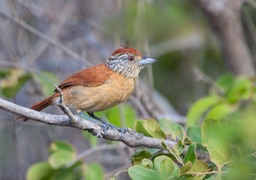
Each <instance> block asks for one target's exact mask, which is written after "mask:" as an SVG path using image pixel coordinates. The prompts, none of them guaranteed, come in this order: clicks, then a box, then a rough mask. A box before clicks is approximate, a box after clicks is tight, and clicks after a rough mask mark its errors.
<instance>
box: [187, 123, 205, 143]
mask: <svg viewBox="0 0 256 180" xmlns="http://www.w3.org/2000/svg"><path fill="white" fill-rule="evenodd" d="M187 134H188V137H189V139H190V140H191V141H192V142H194V143H202V133H201V127H200V126H190V127H189V128H188V130H187Z"/></svg>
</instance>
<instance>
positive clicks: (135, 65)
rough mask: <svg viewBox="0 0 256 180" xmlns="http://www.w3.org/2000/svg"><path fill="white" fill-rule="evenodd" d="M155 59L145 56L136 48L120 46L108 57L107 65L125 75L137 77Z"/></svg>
mask: <svg viewBox="0 0 256 180" xmlns="http://www.w3.org/2000/svg"><path fill="white" fill-rule="evenodd" d="M155 61H156V60H155V59H153V58H148V57H147V58H143V57H142V55H141V53H140V52H139V51H138V50H136V49H133V48H120V49H117V50H116V51H115V52H114V53H113V54H112V55H111V56H110V57H109V58H108V59H107V66H108V67H109V68H110V69H112V70H113V71H115V72H118V73H120V74H122V75H124V76H125V77H131V78H137V77H138V75H139V73H140V71H141V69H142V68H143V67H145V65H147V64H151V63H154V62H155Z"/></svg>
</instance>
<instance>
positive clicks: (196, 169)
mask: <svg viewBox="0 0 256 180" xmlns="http://www.w3.org/2000/svg"><path fill="white" fill-rule="evenodd" d="M210 170H211V168H210V167H209V166H208V165H207V164H206V162H204V161H202V160H196V161H195V162H194V164H193V165H192V168H191V169H190V171H188V174H190V173H193V175H194V177H193V179H196V180H201V179H203V178H204V177H205V176H206V175H205V174H203V175H199V173H202V172H209V171H210ZM197 173H198V175H197Z"/></svg>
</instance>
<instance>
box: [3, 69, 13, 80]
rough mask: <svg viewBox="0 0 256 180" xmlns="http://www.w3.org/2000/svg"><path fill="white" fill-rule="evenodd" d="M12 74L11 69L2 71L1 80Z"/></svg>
mask: <svg viewBox="0 0 256 180" xmlns="http://www.w3.org/2000/svg"><path fill="white" fill-rule="evenodd" d="M10 74H11V70H9V69H0V78H5V77H7V76H9V75H10Z"/></svg>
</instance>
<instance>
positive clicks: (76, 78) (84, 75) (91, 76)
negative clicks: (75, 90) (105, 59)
mask: <svg viewBox="0 0 256 180" xmlns="http://www.w3.org/2000/svg"><path fill="white" fill-rule="evenodd" d="M111 72H112V71H111V70H110V69H109V68H108V67H107V66H106V65H105V64H99V65H96V66H92V67H90V68H87V69H83V70H81V71H79V72H77V73H75V74H73V75H72V76H70V77H68V78H67V79H65V80H64V81H62V82H61V83H60V85H59V86H58V87H59V88H60V89H65V88H67V87H69V86H76V85H81V86H87V87H95V86H99V85H101V84H103V83H104V82H106V81H107V80H108V78H109V76H110V74H111ZM55 91H56V90H55Z"/></svg>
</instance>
